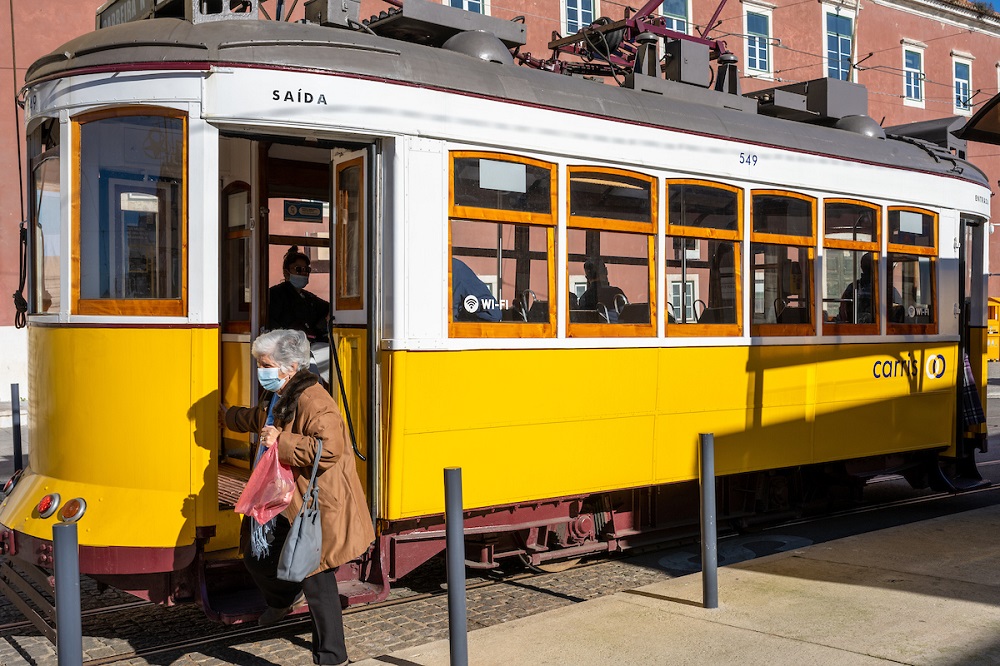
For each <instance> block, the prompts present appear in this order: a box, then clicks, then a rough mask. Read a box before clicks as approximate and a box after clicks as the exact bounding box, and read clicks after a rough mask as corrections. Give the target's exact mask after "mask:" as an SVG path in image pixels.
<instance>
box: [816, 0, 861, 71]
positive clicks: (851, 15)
mask: <svg viewBox="0 0 1000 666" xmlns="http://www.w3.org/2000/svg"><path fill="white" fill-rule="evenodd" d="M820 6H821V7H822V9H823V11H822V12H821V13H820V34H821V35H822V36H823V41H822V44H823V72H822V76H824V77H826V76H829V73H830V58H829V56H828V55H827V53H828V50H827V44H826V33H827V27H826V15H827V14H835V15H837V16H843V17H844V18H847V19H850V21H851V52H850V53H849V54H848V55H849V56H850V58H851V61H852V63H851V64H852V65H853V58H854V50H855V49H854V46H855V45H854V42H855V40H856V39H857V36H856V35H855V34H854V33H855V32H856V28H857V20H858V14H857V11H855V9H854V5H853V4H852V5H847V4H840V3H837V2H824V3H822V4H821V5H820ZM856 79H857V71H856V70H855V69H854V67H853V66H852V67H851V69H850V71H849V72H848V74H847V80H848V81H854V82H856Z"/></svg>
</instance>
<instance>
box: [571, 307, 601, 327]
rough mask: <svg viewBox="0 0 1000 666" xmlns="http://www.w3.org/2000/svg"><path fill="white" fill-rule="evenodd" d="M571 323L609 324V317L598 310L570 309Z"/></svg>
mask: <svg viewBox="0 0 1000 666" xmlns="http://www.w3.org/2000/svg"><path fill="white" fill-rule="evenodd" d="M569 322H570V323H571V324H607V323H608V320H607V318H606V317H605V316H604V315H603V314H602V313H600V312H598V311H597V310H570V311H569Z"/></svg>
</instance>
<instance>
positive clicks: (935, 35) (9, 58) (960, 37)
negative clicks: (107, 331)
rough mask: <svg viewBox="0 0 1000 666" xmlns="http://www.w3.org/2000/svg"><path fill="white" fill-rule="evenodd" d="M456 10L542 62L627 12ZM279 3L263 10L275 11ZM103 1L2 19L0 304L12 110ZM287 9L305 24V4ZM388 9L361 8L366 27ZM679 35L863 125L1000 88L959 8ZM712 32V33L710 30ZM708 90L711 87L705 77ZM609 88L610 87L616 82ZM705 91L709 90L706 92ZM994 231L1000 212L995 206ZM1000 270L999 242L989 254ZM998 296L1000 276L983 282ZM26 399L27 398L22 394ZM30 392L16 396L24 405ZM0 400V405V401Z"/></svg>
mask: <svg viewBox="0 0 1000 666" xmlns="http://www.w3.org/2000/svg"><path fill="white" fill-rule="evenodd" d="M447 1H448V2H450V4H451V5H452V6H456V7H461V8H463V9H466V10H468V11H473V12H480V13H484V14H489V15H492V16H496V17H500V18H506V19H515V20H522V17H523V21H524V23H525V25H526V29H527V35H528V42H527V44H526V45H525V47H523V48H522V52H530V53H532V54H534V55H535V56H536V57H539V58H546V57H548V56H549V55H550V53H551V51H550V50H549V48H548V43H549V42H550V40H552V39H553V38H554V37H557V36H560V35H569V34H572V33H574V32H576V31H577V30H579V29H581V28H582V27H585V26H587V25H589V24H590V23H591V22H593V21H594V20H595V19H598V18H599V17H608V18H610V19H620V18H622V17H623V15H624V13H625V11H626V8H627V7H633V8H635V6H634V5H626V4H624V3H620V2H611V1H610V0H447ZM276 3H277V0H269V1H268V2H266V3H263V7H264V9H265V11H270V12H272V13H273V12H274V11H275V9H276ZM102 4H103V3H102V2H100V1H99V0H77V1H75V2H72V3H67V2H65V0H9V1H8V3H5V4H4V5H3V7H2V9H0V20H2V25H4V26H5V29H3V30H0V33H2V34H3V37H2V38H0V53H2V54H3V55H2V56H0V62H2V67H3V69H2V78H0V89H3V90H6V91H7V95H5V97H6V98H7V99H8V100H11V101H10V102H9V103H8V104H7V105H6V109H5V110H0V146H2V151H0V168H2V169H3V173H4V174H5V175H6V178H7V186H6V187H4V188H0V298H3V299H6V298H9V297H10V296H9V295H10V294H13V293H14V292H15V291H17V290H18V287H19V282H20V279H21V277H20V271H19V226H20V223H21V221H22V220H23V219H24V218H25V216H26V214H27V213H26V211H27V207H28V202H27V201H26V200H25V196H26V195H25V192H24V190H23V187H22V186H21V184H23V182H24V176H23V174H24V170H25V166H24V164H23V160H24V157H23V156H24V145H23V141H24V138H23V126H22V121H23V113H22V111H21V109H20V108H19V107H18V106H17V105H16V104H15V103H14V101H13V100H14V99H16V96H17V93H18V91H19V90H20V87H21V85H22V83H23V81H24V74H25V71H26V69H27V67H29V66H30V65H31V63H32V62H34V60H36V59H37V58H39V57H41V56H42V55H44V54H46V53H48V52H50V51H52V50H53V49H55V48H57V47H58V46H59V45H60V44H62V43H63V42H65V41H67V40H68V39H70V38H72V37H74V36H76V35H79V34H81V33H83V32H85V31H88V30H92V29H93V28H94V23H95V12H96V10H97V9H98V8H99V7H100V6H101V5H102ZM285 5H287V6H291V7H292V15H291V17H290V18H291V20H297V19H300V18H302V16H303V11H304V4H301V3H298V2H286V3H285ZM387 7H388V6H387V5H386V4H385V3H383V2H381V0H362V2H361V16H362V17H365V16H371V15H375V14H378V12H380V11H383V10H385V9H386V8H387ZM658 13H659V15H661V16H663V17H664V18H665V19H666V21H667V26H668V27H670V28H671V29H673V30H676V31H678V32H685V33H688V34H691V35H702V36H706V37H709V38H712V39H717V40H722V41H725V43H726V45H727V47H728V48H729V50H730V51H731V52H732V53H733V54H734V55H736V57H737V58H738V63H739V64H738V66H739V76H740V85H741V87H742V90H743V91H744V92H752V91H755V90H761V89H764V88H771V87H775V86H782V85H786V84H793V83H796V82H802V81H809V80H813V79H818V78H822V77H833V78H839V79H845V80H851V81H854V82H857V83H860V84H863V85H864V86H866V87H867V89H868V114H869V115H870V116H871V117H873V118H874V119H875V120H876V121H878V122H880V123H881V124H882V125H883V126H884V127H892V126H897V125H904V124H909V123H915V122H922V121H931V120H939V119H953V121H954V123H953V125H952V127H960V126H961V125H962V124H963V123H964V121H965V120H966V119H967V118H968V117H969V116H971V115H972V114H973V113H974V112H975V110H976V109H977V108H978V107H979V106H980V105H981V104H983V103H985V102H986V101H987V100H989V99H990V98H992V97H993V96H994V95H996V94H997V92H998V88H1000V15H997V14H996V13H995V12H994V11H993V10H992V9H991V8H990V7H989V6H988V5H985V4H982V3H969V2H966V1H965V0H952V1H950V2H946V1H944V0H846V1H844V2H840V1H838V0H807V1H805V2H803V1H801V0H776V1H775V2H768V1H766V0H743V1H742V2H739V1H737V0H729V1H728V2H726V3H725V4H724V5H723V6H722V7H721V9H720V8H719V5H718V4H717V3H716V2H714V1H701V0H665V1H664V2H663V3H662V4H661V5H660V7H659V8H658ZM710 22H711V23H712V24H711V26H709V23H710ZM705 75H706V79H707V78H708V77H709V76H710V73H709V72H706V73H705ZM611 83H613V82H611ZM706 83H707V81H706ZM966 150H967V157H968V158H969V159H970V160H971V161H973V162H974V163H975V164H977V165H978V166H979V167H980V168H982V169H983V170H984V171H985V172H986V173H987V175H988V176H989V178H990V182H993V183H996V182H998V181H1000V146H992V145H983V144H975V143H972V144H969V145H968V146H967V147H966ZM992 211H993V215H994V220H996V219H1000V218H998V217H997V214H998V213H1000V203H997V202H996V201H994V202H993V205H992ZM990 254H991V263H992V265H993V266H994V267H1000V242H998V243H995V244H994V245H993V247H992V248H991V251H990ZM990 293H991V294H1000V274H998V277H991V279H990ZM0 303H5V304H4V305H0V349H3V350H4V353H3V354H2V355H0V391H6V387H7V386H8V385H9V384H10V383H13V382H18V383H21V384H22V386H25V385H26V382H27V377H26V357H27V343H26V335H25V334H24V331H23V330H20V329H17V328H16V327H15V317H16V310H15V307H14V302H13V300H5V301H0ZM26 388H30V387H26ZM26 388H22V394H24V393H25V391H26ZM4 399H5V398H3V397H0V400H4Z"/></svg>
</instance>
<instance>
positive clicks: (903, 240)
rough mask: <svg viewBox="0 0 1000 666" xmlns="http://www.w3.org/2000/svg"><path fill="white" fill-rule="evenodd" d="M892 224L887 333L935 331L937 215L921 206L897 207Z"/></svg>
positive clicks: (891, 216) (890, 233) (893, 211)
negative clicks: (922, 208)
mask: <svg viewBox="0 0 1000 666" xmlns="http://www.w3.org/2000/svg"><path fill="white" fill-rule="evenodd" d="M888 223H889V224H888V226H889V232H888V233H889V238H888V246H889V255H888V259H889V261H888V265H887V269H886V273H887V282H888V284H887V301H888V304H889V320H888V323H887V327H886V329H887V332H888V333H890V334H896V335H901V334H907V333H911V334H928V333H934V332H936V330H937V322H936V317H935V310H936V303H935V291H934V270H935V263H936V261H937V215H935V214H934V213H931V212H928V211H924V210H920V209H917V208H905V207H895V208H889V213H888ZM888 299H891V300H888Z"/></svg>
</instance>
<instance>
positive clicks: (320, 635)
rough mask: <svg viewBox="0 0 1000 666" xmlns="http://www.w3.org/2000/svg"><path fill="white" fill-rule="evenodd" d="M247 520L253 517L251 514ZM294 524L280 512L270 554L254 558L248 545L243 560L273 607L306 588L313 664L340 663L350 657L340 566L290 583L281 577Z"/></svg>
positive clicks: (289, 601)
mask: <svg viewBox="0 0 1000 666" xmlns="http://www.w3.org/2000/svg"><path fill="white" fill-rule="evenodd" d="M248 520H253V519H252V518H248ZM290 529H291V526H290V525H289V524H288V521H287V520H286V519H285V517H284V516H278V519H277V521H276V524H275V528H274V541H273V542H272V543H271V548H270V550H269V551H268V554H267V555H266V556H265V557H263V558H262V559H257V558H255V557H254V556H253V555H252V554H251V553H250V552H249V549H246V550H245V551H244V555H243V562H244V563H245V564H246V567H247V571H249V572H250V576H251V577H252V578H253V580H254V583H256V584H257V587H258V588H260V591H261V592H262V593H263V594H264V600H265V601H266V602H267V605H268V606H271V607H272V608H287V607H289V606H291V605H292V602H293V601H295V597H297V596H298V594H299V592H305V595H306V601H307V602H309V615H310V616H311V617H312V630H313V631H312V653H313V663H314V664H331V665H334V666H336V665H338V664H343V663H344V662H346V661H347V643H346V641H345V640H344V619H343V615H342V614H341V607H340V592H339V590H338V589H337V570H336V569H327V570H325V571H321V572H319V573H318V574H313V575H312V576H309V577H308V578H306V579H305V580H304V581H302V582H301V583H291V582H289V581H287V580H281V579H279V578H278V575H277V571H278V558H280V557H281V548H282V546H284V545H285V539H286V538H288V531H289V530H290Z"/></svg>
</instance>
